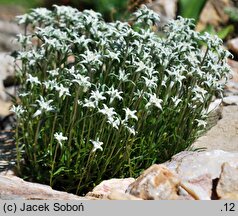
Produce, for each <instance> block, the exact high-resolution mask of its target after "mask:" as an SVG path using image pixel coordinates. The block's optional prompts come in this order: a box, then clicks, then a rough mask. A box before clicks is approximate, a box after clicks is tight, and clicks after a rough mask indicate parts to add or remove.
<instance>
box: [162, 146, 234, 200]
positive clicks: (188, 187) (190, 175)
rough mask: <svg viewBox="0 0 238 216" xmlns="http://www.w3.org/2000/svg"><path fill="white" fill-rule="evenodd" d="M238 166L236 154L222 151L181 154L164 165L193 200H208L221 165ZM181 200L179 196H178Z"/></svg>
mask: <svg viewBox="0 0 238 216" xmlns="http://www.w3.org/2000/svg"><path fill="white" fill-rule="evenodd" d="M226 162H228V163H230V164H232V165H233V166H238V152H237V153H230V152H225V151H222V150H213V151H209V152H187V151H184V152H181V153H179V154H177V155H175V156H173V157H172V160H171V161H168V162H166V163H164V165H165V166H166V167H167V168H168V169H169V170H171V171H172V172H175V173H176V174H177V175H178V177H179V179H180V182H181V183H180V186H181V187H182V189H183V190H184V191H186V193H187V198H189V197H188V195H189V196H191V197H192V198H193V199H199V200H210V199H211V198H212V197H213V196H214V195H213V190H214V181H215V180H216V179H218V178H219V177H220V173H221V170H222V164H223V163H226ZM180 199H181V194H180Z"/></svg>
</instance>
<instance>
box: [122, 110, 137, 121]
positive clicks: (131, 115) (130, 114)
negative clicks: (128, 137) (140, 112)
mask: <svg viewBox="0 0 238 216" xmlns="http://www.w3.org/2000/svg"><path fill="white" fill-rule="evenodd" d="M123 110H124V111H125V113H126V116H125V119H124V121H125V122H127V121H128V120H129V119H135V120H137V121H138V117H137V116H136V115H135V113H136V112H137V111H136V110H130V109H129V108H124V109H123Z"/></svg>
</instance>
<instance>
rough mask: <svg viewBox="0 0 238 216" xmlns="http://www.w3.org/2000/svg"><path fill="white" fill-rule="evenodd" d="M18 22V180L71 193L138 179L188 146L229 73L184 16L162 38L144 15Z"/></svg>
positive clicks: (47, 16) (67, 15)
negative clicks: (120, 18) (20, 31)
mask: <svg viewBox="0 0 238 216" xmlns="http://www.w3.org/2000/svg"><path fill="white" fill-rule="evenodd" d="M18 22H19V24H21V25H24V26H25V35H19V36H18V39H19V42H20V43H21V45H22V50H21V51H20V52H19V53H18V55H17V59H19V60H21V62H22V66H21V67H20V68H19V70H18V71H17V75H18V78H19V80H20V82H21V87H20V89H19V101H20V103H18V104H15V105H14V106H13V107H12V111H13V112H15V113H16V115H17V122H18V124H17V128H16V144H17V148H18V171H19V174H20V175H22V176H24V177H25V178H28V179H33V180H35V181H39V182H43V183H49V184H50V185H51V186H52V187H55V188H60V189H65V190H67V191H71V192H76V193H83V192H85V191H87V190H88V189H89V188H91V187H92V186H94V184H97V183H99V182H100V181H101V180H102V179H107V178H112V177H125V176H137V175H138V174H139V173H140V172H141V170H143V169H145V168H147V167H148V166H150V165H151V164H153V163H159V162H164V161H166V160H168V159H169V158H170V157H171V156H172V155H174V154H176V153H178V152H180V151H182V150H184V149H186V148H187V147H189V146H190V145H191V143H192V142H193V141H194V140H195V139H196V137H197V136H198V134H199V132H200V131H201V130H203V128H204V127H205V125H206V121H205V120H206V116H207V114H208V113H207V108H208V106H209V104H210V102H211V100H212V97H213V95H214V94H218V93H219V92H220V91H221V90H222V88H223V82H221V80H223V79H224V78H225V77H226V75H227V73H228V72H229V68H228V66H227V64H226V57H227V55H228V53H227V52H226V51H225V50H223V49H222V46H221V45H222V41H221V40H220V39H218V38H217V37H215V36H214V37H210V36H209V35H208V34H204V35H201V34H200V33H197V32H195V31H194V30H192V29H193V27H194V25H193V23H192V21H191V20H189V19H183V18H181V17H179V18H178V19H177V20H174V21H171V22H170V23H169V24H168V25H167V26H165V27H164V31H163V33H162V34H161V33H160V36H158V34H157V33H156V32H155V31H154V30H155V29H156V28H155V27H154V25H156V24H158V23H159V17H158V16H157V14H155V13H154V12H152V11H151V10H148V9H147V8H146V7H143V8H142V9H140V10H138V11H137V12H135V13H134V14H133V16H132V18H131V20H130V23H132V24H131V25H129V24H128V23H126V22H119V21H117V22H113V23H106V22H105V21H104V20H103V19H102V17H101V15H100V14H99V13H95V12H93V11H91V10H84V11H83V12H79V11H78V10H76V9H73V8H71V7H65V6H61V7H59V6H55V8H54V10H53V11H49V10H47V9H44V8H39V9H34V10H32V11H31V12H30V13H28V14H25V15H23V16H19V17H18ZM201 46H203V49H202V50H201Z"/></svg>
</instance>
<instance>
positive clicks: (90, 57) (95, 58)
mask: <svg viewBox="0 0 238 216" xmlns="http://www.w3.org/2000/svg"><path fill="white" fill-rule="evenodd" d="M81 56H82V57H83V58H84V60H83V61H81V63H90V64H92V63H93V62H95V63H99V64H101V63H102V62H101V61H100V60H99V59H100V58H101V55H99V54H98V53H96V52H95V53H94V52H92V51H89V50H87V51H86V53H85V54H81Z"/></svg>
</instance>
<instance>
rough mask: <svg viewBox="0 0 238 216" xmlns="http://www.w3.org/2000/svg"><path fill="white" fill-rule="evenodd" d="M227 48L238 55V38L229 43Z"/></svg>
mask: <svg viewBox="0 0 238 216" xmlns="http://www.w3.org/2000/svg"><path fill="white" fill-rule="evenodd" d="M227 48H228V49H229V50H230V51H232V52H234V53H235V54H236V55H238V37H237V38H233V39H231V40H229V41H228V42H227Z"/></svg>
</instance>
